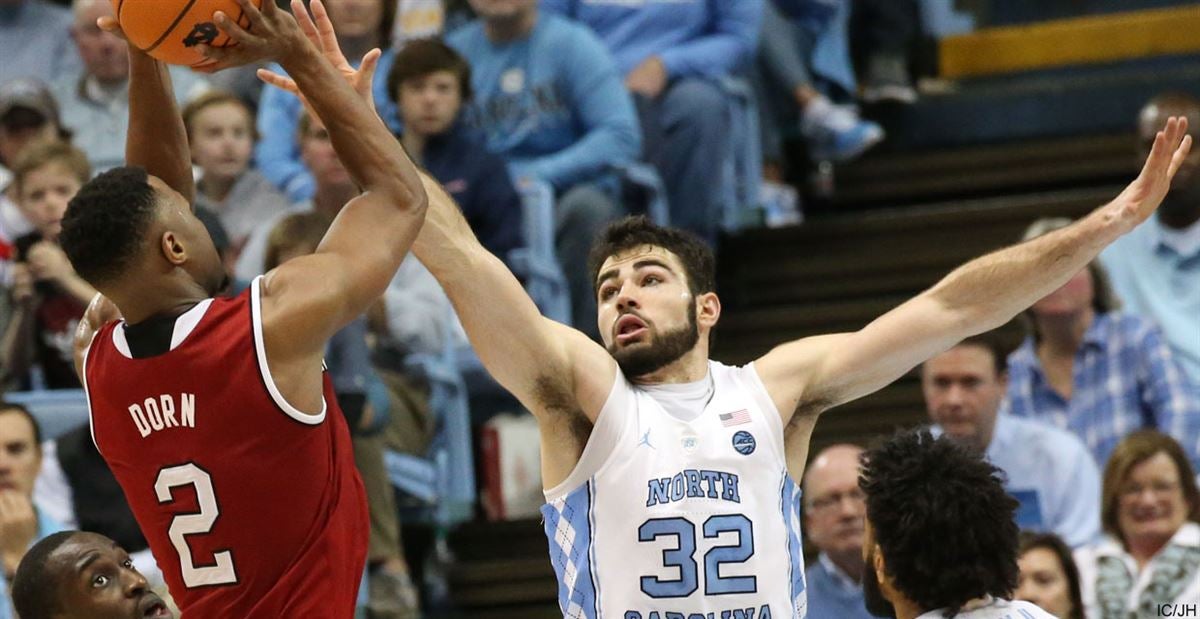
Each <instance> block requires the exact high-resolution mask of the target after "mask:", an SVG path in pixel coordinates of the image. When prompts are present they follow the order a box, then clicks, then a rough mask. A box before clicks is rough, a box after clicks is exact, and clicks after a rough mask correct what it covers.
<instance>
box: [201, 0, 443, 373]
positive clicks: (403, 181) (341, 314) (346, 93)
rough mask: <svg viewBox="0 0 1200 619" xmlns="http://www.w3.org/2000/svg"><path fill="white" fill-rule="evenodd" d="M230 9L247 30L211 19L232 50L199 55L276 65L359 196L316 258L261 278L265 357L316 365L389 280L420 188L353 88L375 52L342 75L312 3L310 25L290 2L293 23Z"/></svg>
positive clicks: (367, 76) (271, 13)
mask: <svg viewBox="0 0 1200 619" xmlns="http://www.w3.org/2000/svg"><path fill="white" fill-rule="evenodd" d="M239 5H240V6H241V8H242V10H243V11H244V12H245V15H246V17H247V19H248V20H249V23H250V28H249V31H246V30H243V29H242V28H240V27H239V26H238V25H237V24H236V23H234V22H233V20H231V19H229V17H228V16H226V15H224V14H221V13H218V14H217V15H216V22H217V25H218V26H219V27H221V28H222V29H223V30H225V31H226V32H227V33H229V35H230V36H231V37H232V38H233V39H234V40H236V41H237V42H238V45H237V46H236V47H233V48H227V49H221V50H219V49H207V50H205V53H206V55H208V56H209V57H210V58H213V59H214V60H216V61H217V66H218V67H220V66H224V65H229V64H237V63H240V62H244V61H245V60H246V59H247V58H260V57H269V58H272V59H274V60H277V61H278V62H279V64H280V65H282V66H283V68H284V69H285V70H286V71H287V72H288V74H289V75H290V79H292V80H294V81H295V84H296V85H297V87H298V89H299V92H300V93H301V94H302V96H303V97H304V100H305V102H306V104H307V105H308V106H309V107H310V108H311V109H312V111H313V112H314V113H315V114H316V115H317V116H318V117H319V118H320V119H321V121H322V122H323V123H324V124H325V126H326V128H327V130H328V131H329V139H330V141H331V142H332V144H333V147H334V150H335V151H336V152H337V155H338V158H339V159H340V160H341V161H342V163H343V164H344V165H345V167H346V170H347V171H348V172H349V173H350V175H351V177H352V178H353V179H354V181H355V182H356V183H357V184H358V185H359V187H361V189H362V194H361V195H359V196H358V197H356V198H355V199H353V200H351V201H350V202H349V203H348V204H347V205H346V206H345V207H344V208H343V209H342V211H341V212H340V214H339V215H338V217H337V218H336V219H335V221H334V222H333V225H332V226H331V227H330V230H329V232H328V233H327V234H326V236H325V238H324V240H323V241H322V242H321V245H320V247H318V249H317V251H316V253H314V254H312V255H310V256H306V257H304V258H300V259H297V260H293V261H290V262H288V263H287V264H285V265H282V266H280V267H279V268H277V269H275V270H273V271H271V272H270V273H268V274H267V276H266V278H265V279H264V282H263V285H262V296H263V322H264V331H265V332H266V337H267V348H268V350H269V351H270V352H271V355H272V360H274V357H276V356H280V357H281V358H288V359H290V358H294V357H295V356H297V355H298V356H303V357H307V358H309V360H311V359H312V358H316V359H318V360H319V355H320V353H321V351H322V350H323V349H324V346H325V341H326V340H327V339H328V337H329V336H331V335H332V334H333V333H334V332H336V331H337V330H338V329H340V328H341V327H342V326H343V325H345V324H346V323H347V322H349V321H350V320H352V319H353V318H354V317H355V316H357V315H359V314H361V313H363V312H364V311H365V310H366V309H367V308H368V307H369V306H370V304H371V303H373V302H374V301H375V300H376V299H378V298H379V297H380V296H381V295H382V294H383V292H384V290H385V289H386V288H387V286H388V284H389V283H390V282H391V280H392V278H393V276H394V275H395V273H396V269H397V268H399V266H400V262H401V260H403V258H404V256H406V255H407V254H408V252H409V248H410V247H411V245H412V242H413V239H414V238H415V237H416V234H417V230H418V229H419V228H420V226H421V222H422V221H423V219H424V215H425V207H426V196H425V190H424V188H423V186H422V184H421V180H420V177H419V176H418V174H417V169H416V167H415V166H414V165H413V163H412V161H410V160H409V158H408V156H407V155H405V153H404V150H403V148H401V146H400V144H399V143H398V142H397V141H396V139H395V138H394V137H393V136H392V134H391V132H389V131H388V129H387V127H385V126H384V124H383V122H382V121H381V120H380V119H379V117H378V116H377V115H376V114H375V113H374V111H373V109H372V108H371V107H370V106H369V104H368V103H367V102H366V101H364V99H363V98H362V97H361V96H360V93H359V92H356V90H355V87H358V88H365V89H367V90H368V91H369V88H370V83H371V77H372V75H373V72H374V68H375V62H376V61H377V60H378V58H379V51H378V50H372V51H371V52H370V53H369V54H368V55H367V57H366V58H365V59H364V61H363V64H362V66H361V68H360V69H359V70H357V71H356V70H354V69H352V68H351V67H350V65H349V63H348V62H346V60H345V58H344V57H343V56H342V55H341V52H340V50H338V49H337V43H336V39H335V37H334V33H333V29H332V26H331V25H330V23H329V20H328V17H327V15H325V12H324V7H323V5H322V4H321V3H320V2H319V0H314V2H313V3H312V5H311V7H312V10H313V14H314V15H315V16H316V17H317V22H316V23H315V24H314V22H313V21H312V19H311V18H310V17H309V14H308V9H306V8H305V6H304V4H303V3H302V2H299V0H293V2H292V10H293V13H294V15H295V17H293V16H292V15H289V14H288V13H286V12H285V11H282V10H280V9H278V8H276V7H275V6H274V3H272V2H264V3H263V7H262V10H261V11H259V10H258V9H257V8H256V7H254V5H253V4H252V3H251V2H249V0H239ZM271 332H275V333H278V334H280V335H279V336H278V337H273V336H272V333H271ZM314 355H315V357H313V356H314Z"/></svg>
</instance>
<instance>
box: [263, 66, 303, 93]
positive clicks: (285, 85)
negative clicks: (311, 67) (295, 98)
mask: <svg viewBox="0 0 1200 619" xmlns="http://www.w3.org/2000/svg"><path fill="white" fill-rule="evenodd" d="M257 75H258V79H260V80H262V81H263V82H264V83H267V84H270V85H272V86H274V87H276V88H280V89H283V90H286V91H288V92H292V93H299V92H300V89H299V88H298V87H297V86H296V80H293V79H292V78H290V77H287V76H285V75H280V74H278V73H276V72H274V71H270V70H268V69H259V70H258V71H257Z"/></svg>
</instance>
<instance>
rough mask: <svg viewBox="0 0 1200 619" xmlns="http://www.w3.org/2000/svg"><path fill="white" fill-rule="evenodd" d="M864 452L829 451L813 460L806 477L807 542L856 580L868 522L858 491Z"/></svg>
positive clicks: (847, 448) (839, 448)
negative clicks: (861, 458)
mask: <svg viewBox="0 0 1200 619" xmlns="http://www.w3.org/2000/svg"><path fill="white" fill-rule="evenodd" d="M862 451H863V450H862V448H860V447H856V446H854V445H834V446H832V447H827V448H826V449H824V450H822V451H821V452H820V453H818V454H817V456H816V457H815V458H813V461H812V463H810V464H809V465H808V468H807V470H806V472H805V474H804V520H805V530H806V531H807V532H808V538H809V539H810V540H811V541H812V543H813V544H814V545H815V546H816V547H817V548H818V549H820V550H821V552H824V553H825V554H827V555H829V556H830V558H832V559H833V560H834V562H835V563H837V564H838V565H839V566H840V567H841V568H842V570H844V571H846V572H848V575H849V576H851V577H853V578H858V577H859V574H860V573H861V571H862V565H861V563H862V541H863V527H864V523H865V518H866V503H865V502H864V500H863V498H864V497H863V493H862V490H860V489H859V487H858V469H859V456H860V455H862ZM851 572H854V573H851Z"/></svg>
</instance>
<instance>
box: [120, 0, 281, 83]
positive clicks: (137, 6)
mask: <svg viewBox="0 0 1200 619" xmlns="http://www.w3.org/2000/svg"><path fill="white" fill-rule="evenodd" d="M111 1H112V5H113V13H114V14H115V15H116V16H117V21H118V22H120V24H121V29H122V30H124V32H125V37H126V38H127V39H129V42H130V43H133V44H134V45H136V46H137V47H138V48H139V49H141V50H143V51H145V52H146V53H148V54H150V55H151V56H153V57H155V58H157V59H158V60H161V61H163V62H166V63H168V64H178V65H185V66H189V67H199V66H203V65H204V64H206V63H207V62H209V61H208V60H207V59H206V58H205V57H204V56H201V55H200V52H198V51H196V46H197V45H200V44H207V45H210V46H212V47H226V46H228V45H236V43H235V42H233V41H231V40H230V38H229V36H228V35H226V34H225V33H224V32H221V29H220V28H217V24H216V23H215V22H213V14H214V13H216V12H217V11H224V12H225V14H226V15H228V16H229V17H230V18H232V19H234V20H235V21H236V22H237V24H238V25H239V26H241V27H243V28H249V26H250V20H249V18H247V17H246V16H244V15H243V14H242V9H241V7H239V6H238V4H237V2H235V1H234V0H111ZM252 2H254V4H255V6H262V4H261V3H262V0H252Z"/></svg>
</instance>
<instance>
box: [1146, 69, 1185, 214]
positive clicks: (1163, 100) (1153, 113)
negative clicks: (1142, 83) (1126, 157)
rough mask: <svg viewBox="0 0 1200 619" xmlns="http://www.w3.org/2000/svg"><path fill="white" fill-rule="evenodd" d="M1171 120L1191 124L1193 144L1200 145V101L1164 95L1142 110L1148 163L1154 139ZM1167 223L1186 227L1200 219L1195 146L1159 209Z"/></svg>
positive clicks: (1182, 94)
mask: <svg viewBox="0 0 1200 619" xmlns="http://www.w3.org/2000/svg"><path fill="white" fill-rule="evenodd" d="M1171 116H1184V117H1186V118H1187V120H1188V133H1190V134H1191V136H1192V141H1193V143H1194V142H1197V141H1200V98H1197V97H1196V96H1194V95H1191V94H1188V93H1184V92H1169V93H1163V94H1161V95H1158V96H1157V97H1154V98H1153V99H1151V100H1150V102H1149V103H1147V104H1146V105H1145V106H1144V107H1142V111H1141V113H1139V114H1138V139H1139V141H1140V142H1139V144H1140V146H1141V154H1142V158H1143V159H1144V158H1145V157H1147V156H1148V155H1149V154H1150V147H1151V146H1152V145H1153V144H1154V136H1155V134H1156V133H1158V132H1159V131H1160V130H1162V128H1163V127H1164V126H1166V124H1167V119H1168V118H1170V117H1171ZM1159 213H1160V217H1161V219H1162V221H1163V223H1165V224H1167V225H1169V226H1172V227H1185V226H1187V225H1189V224H1191V223H1192V222H1194V221H1196V220H1198V219H1200V148H1196V147H1194V146H1193V148H1192V152H1191V153H1190V154H1189V155H1188V158H1187V159H1186V160H1185V161H1184V164H1183V166H1182V167H1180V168H1179V172H1177V173H1176V174H1175V178H1174V179H1173V180H1172V181H1171V192H1170V193H1169V194H1168V195H1167V198H1166V200H1164V201H1163V204H1162V206H1161V207H1159Z"/></svg>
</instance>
